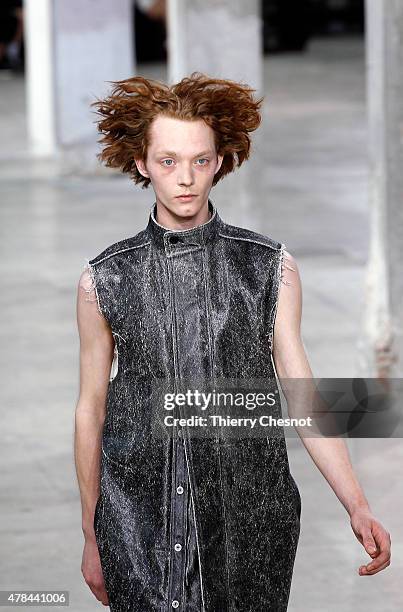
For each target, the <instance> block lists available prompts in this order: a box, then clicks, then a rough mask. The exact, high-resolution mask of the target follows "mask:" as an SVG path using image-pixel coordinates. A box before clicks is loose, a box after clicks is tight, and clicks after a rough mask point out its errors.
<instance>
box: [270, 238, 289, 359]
mask: <svg viewBox="0 0 403 612" xmlns="http://www.w3.org/2000/svg"><path fill="white" fill-rule="evenodd" d="M285 249H286V245H285V244H284V243H282V244H281V249H280V255H279V261H278V264H277V270H276V283H275V286H274V291H275V295H276V297H275V302H274V306H273V310H272V315H271V320H270V328H269V333H268V341H269V350H270V353H273V336H274V323H275V320H276V314H277V307H278V301H279V295H280V283H281V282H283V283H284V284H285V285H286V284H287V285H290V284H291V283H288V282H287V281H286V280H285V279H283V269H284V265H285V264H284V259H285V254H284V251H285Z"/></svg>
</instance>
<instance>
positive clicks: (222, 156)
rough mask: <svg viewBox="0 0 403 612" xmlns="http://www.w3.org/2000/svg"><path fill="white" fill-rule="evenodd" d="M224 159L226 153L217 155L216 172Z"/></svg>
mask: <svg viewBox="0 0 403 612" xmlns="http://www.w3.org/2000/svg"><path fill="white" fill-rule="evenodd" d="M223 159H224V155H217V166H216V169H215V172H214V174H217V172H218V171H219V169H220V168H221V164H222V160H223Z"/></svg>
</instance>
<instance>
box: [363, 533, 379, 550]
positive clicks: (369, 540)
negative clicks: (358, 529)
mask: <svg viewBox="0 0 403 612" xmlns="http://www.w3.org/2000/svg"><path fill="white" fill-rule="evenodd" d="M362 544H363V546H364V548H365V550H366V551H367V553H368V554H369V555H374V554H376V553H377V546H376V542H375V540H374V538H373V537H372V533H371V532H370V531H365V534H363V538H362Z"/></svg>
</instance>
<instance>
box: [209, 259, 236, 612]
mask: <svg viewBox="0 0 403 612" xmlns="http://www.w3.org/2000/svg"><path fill="white" fill-rule="evenodd" d="M207 260H208V253H207V249H206V248H204V249H203V253H202V266H203V279H204V290H205V304H206V310H207V313H206V314H207V319H206V322H207V331H208V337H209V352H210V361H211V367H210V376H211V379H212V381H214V382H215V377H214V372H215V368H214V365H215V354H214V348H213V333H212V329H211V319H212V316H211V312H212V311H211V292H210V285H209V280H208V276H207V270H208V261H207ZM219 431H220V432H221V428H220V430H219ZM221 444H222V440H221V435H220V437H219V446H218V459H219V468H220V490H221V500H222V507H223V518H224V534H225V559H226V569H227V571H226V574H227V593H228V600H229V599H230V597H231V589H230V577H229V554H228V534H227V514H226V509H225V501H224V492H223V480H222V467H221ZM227 609H228V610H230V609H231V604H230V602H229V603H228V607H227Z"/></svg>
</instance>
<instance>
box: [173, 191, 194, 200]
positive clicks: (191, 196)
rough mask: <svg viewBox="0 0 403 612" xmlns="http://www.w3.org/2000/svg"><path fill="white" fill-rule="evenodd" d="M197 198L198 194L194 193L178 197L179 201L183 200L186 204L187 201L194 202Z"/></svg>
mask: <svg viewBox="0 0 403 612" xmlns="http://www.w3.org/2000/svg"><path fill="white" fill-rule="evenodd" d="M195 197H196V194H194V193H186V194H183V195H180V196H176V198H177V199H178V200H183V201H184V202H186V201H187V200H192V199H193V198H195Z"/></svg>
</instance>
